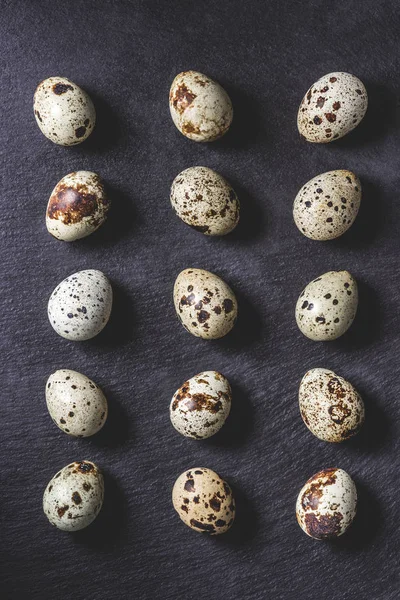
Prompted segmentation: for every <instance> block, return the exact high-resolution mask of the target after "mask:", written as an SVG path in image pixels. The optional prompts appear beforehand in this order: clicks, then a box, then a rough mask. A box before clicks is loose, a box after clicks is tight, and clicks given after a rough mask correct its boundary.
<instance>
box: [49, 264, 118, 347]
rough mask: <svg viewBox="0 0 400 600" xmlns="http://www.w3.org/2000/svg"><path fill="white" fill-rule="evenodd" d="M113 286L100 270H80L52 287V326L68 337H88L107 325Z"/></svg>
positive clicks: (70, 338) (50, 311)
mask: <svg viewBox="0 0 400 600" xmlns="http://www.w3.org/2000/svg"><path fill="white" fill-rule="evenodd" d="M111 306H112V288H111V284H110V282H109V281H108V279H107V277H106V276H105V275H104V273H102V272H101V271H96V270H87V271H78V272H77V273H73V275H70V276H69V277H67V278H66V279H64V280H63V281H62V282H61V283H60V284H59V285H58V286H57V287H56V288H55V290H54V291H53V293H52V294H51V296H50V300H49V304H48V309H47V312H48V316H49V321H50V323H51V326H52V327H53V329H54V330H55V331H56V332H57V333H58V334H59V335H61V337H63V338H66V339H67V340H76V341H82V340H89V339H90V338H93V337H95V336H96V335H97V334H98V333H100V331H101V330H102V329H103V328H104V327H105V326H106V325H107V322H108V319H109V318H110V314H111Z"/></svg>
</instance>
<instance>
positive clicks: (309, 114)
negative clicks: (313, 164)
mask: <svg viewBox="0 0 400 600" xmlns="http://www.w3.org/2000/svg"><path fill="white" fill-rule="evenodd" d="M367 106H368V96H367V91H366V89H365V87H364V84H363V83H362V82H361V81H360V80H359V79H358V78H357V77H355V76H354V75H351V74H350V73H328V75H324V76H323V77H321V79H318V81H317V82H316V83H314V84H313V85H312V86H311V87H310V89H309V90H308V92H307V94H306V95H305V96H304V98H303V100H302V102H301V104H300V108H299V112H298V115H297V127H298V130H299V132H300V134H301V135H302V136H303V137H305V138H306V140H307V141H308V142H315V143H318V144H325V143H327V142H332V141H333V140H337V139H338V138H341V137H343V136H344V135H346V134H347V133H349V132H350V131H352V130H353V129H354V128H355V127H357V125H358V124H359V123H360V121H361V120H362V119H363V117H364V115H365V113H366V111H367Z"/></svg>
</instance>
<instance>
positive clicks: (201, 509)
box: [172, 467, 235, 535]
mask: <svg viewBox="0 0 400 600" xmlns="http://www.w3.org/2000/svg"><path fill="white" fill-rule="evenodd" d="M172 503H173V505H174V508H175V510H176V512H177V513H178V515H179V516H180V518H181V519H182V521H183V522H184V523H185V525H188V527H191V529H194V530H195V531H198V532H200V533H208V534H209V535H217V534H220V533H225V531H227V530H228V529H229V528H230V527H231V525H232V523H233V521H234V518H235V501H234V498H233V495H232V490H231V488H230V487H229V485H228V484H227V483H226V482H225V481H224V480H223V479H221V478H220V476H219V475H217V473H215V472H214V471H211V469H205V468H203V467H197V468H194V469H190V470H189V471H185V473H182V475H180V476H179V477H178V479H177V480H176V482H175V485H174V488H173V490H172Z"/></svg>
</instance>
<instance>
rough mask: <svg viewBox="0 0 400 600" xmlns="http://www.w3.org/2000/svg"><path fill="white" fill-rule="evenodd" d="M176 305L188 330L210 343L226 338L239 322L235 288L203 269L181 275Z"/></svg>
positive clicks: (180, 317) (179, 315)
mask: <svg viewBox="0 0 400 600" xmlns="http://www.w3.org/2000/svg"><path fill="white" fill-rule="evenodd" d="M174 304H175V310H176V312H177V315H178V317H179V319H180V321H181V323H182V325H183V326H184V327H185V329H187V331H189V333H192V334H193V335H195V336H197V337H201V338H203V339H206V340H211V339H217V338H221V337H223V336H224V335H226V334H227V333H229V332H230V330H231V329H232V327H233V326H234V324H235V322H236V318H237V311H238V307H237V302H236V298H235V295H234V293H233V292H232V290H231V288H230V287H229V286H228V285H227V284H226V283H225V282H224V281H223V280H222V279H221V278H220V277H218V276H217V275H214V273H210V272H209V271H204V270H203V269H185V270H184V271H182V272H181V273H179V275H178V277H177V278H176V281H175V286H174Z"/></svg>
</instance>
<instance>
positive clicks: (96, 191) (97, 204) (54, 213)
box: [46, 171, 109, 242]
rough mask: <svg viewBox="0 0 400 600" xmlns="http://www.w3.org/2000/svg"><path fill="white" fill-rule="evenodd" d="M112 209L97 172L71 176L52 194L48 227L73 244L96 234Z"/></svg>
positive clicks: (55, 235)
mask: <svg viewBox="0 0 400 600" xmlns="http://www.w3.org/2000/svg"><path fill="white" fill-rule="evenodd" d="M108 209H109V202H108V199H107V196H106V193H105V190H104V185H103V183H102V181H101V179H100V177H99V176H98V175H96V173H92V172H91V171H76V172H74V173H69V175H65V177H63V178H62V179H61V180H60V181H59V182H58V183H57V185H56V187H55V188H54V190H53V191H52V193H51V196H50V199H49V202H48V205H47V211H46V227H47V230H48V232H49V233H51V235H52V236H54V237H55V238H57V239H58V240H64V241H65V242H73V241H74V240H79V239H80V238H84V237H86V236H87V235H90V234H91V233H93V232H94V231H96V229H98V228H99V227H100V225H102V224H103V223H104V221H105V220H106V218H107V213H108Z"/></svg>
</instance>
